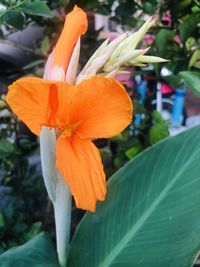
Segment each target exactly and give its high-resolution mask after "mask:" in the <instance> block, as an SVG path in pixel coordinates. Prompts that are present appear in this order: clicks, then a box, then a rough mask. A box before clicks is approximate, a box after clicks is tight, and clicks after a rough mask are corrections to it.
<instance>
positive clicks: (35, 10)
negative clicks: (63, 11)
mask: <svg viewBox="0 0 200 267" xmlns="http://www.w3.org/2000/svg"><path fill="white" fill-rule="evenodd" d="M19 9H20V10H21V11H23V12H24V13H25V14H29V15H34V16H42V17H47V18H51V17H52V13H51V11H50V9H49V7H48V6H47V4H46V2H45V1H41V0H26V1H24V2H23V3H22V4H21V5H20V6H19Z"/></svg>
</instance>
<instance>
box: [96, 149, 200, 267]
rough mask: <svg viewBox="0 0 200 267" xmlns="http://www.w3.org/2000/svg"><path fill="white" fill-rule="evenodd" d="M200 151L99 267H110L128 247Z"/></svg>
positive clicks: (178, 173)
mask: <svg viewBox="0 0 200 267" xmlns="http://www.w3.org/2000/svg"><path fill="white" fill-rule="evenodd" d="M198 153H199V151H198V150H197V152H196V153H195V154H193V156H194V157H191V158H190V159H189V160H188V162H187V163H186V164H185V165H184V167H183V168H182V169H181V170H180V171H179V172H177V174H176V175H175V176H174V179H172V181H171V182H170V183H169V184H167V186H166V187H165V188H164V189H163V190H162V191H161V193H160V194H159V196H158V198H157V199H156V200H154V202H153V203H152V204H151V206H150V207H149V209H148V210H146V212H145V213H144V214H143V215H142V216H141V217H140V219H139V220H138V221H137V223H136V224H134V225H133V226H132V227H131V228H130V230H129V231H128V232H127V233H126V235H125V236H124V238H123V239H121V241H120V242H119V243H118V244H117V245H116V246H115V247H114V249H113V250H112V251H111V252H110V253H109V254H108V256H107V257H106V258H105V260H104V261H103V262H102V263H100V265H98V267H109V266H110V264H111V263H112V261H113V260H114V259H115V258H116V257H117V255H118V254H119V253H120V251H121V250H123V248H124V247H125V246H126V244H127V243H128V242H129V241H130V239H132V238H133V236H134V235H135V234H136V233H137V231H138V230H140V228H141V227H142V226H143V224H144V223H145V221H146V220H147V219H148V218H149V217H150V215H151V214H152V213H153V212H154V210H155V208H156V207H157V206H158V205H159V204H160V203H161V202H162V200H163V199H164V198H165V196H166V194H167V193H168V192H169V190H170V189H171V187H172V186H173V185H174V184H175V183H176V181H177V180H178V179H179V178H180V177H181V175H182V173H184V172H185V170H186V169H187V167H188V166H189V165H190V163H191V162H192V161H193V159H194V158H195V156H196V154H198Z"/></svg>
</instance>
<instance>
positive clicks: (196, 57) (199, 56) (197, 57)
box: [189, 49, 200, 68]
mask: <svg viewBox="0 0 200 267" xmlns="http://www.w3.org/2000/svg"><path fill="white" fill-rule="evenodd" d="M198 61H200V49H197V50H195V51H194V53H193V55H192V57H191V59H190V62H189V68H191V67H193V66H195V64H196V63H197V62H198Z"/></svg>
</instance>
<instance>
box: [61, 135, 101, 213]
mask: <svg viewBox="0 0 200 267" xmlns="http://www.w3.org/2000/svg"><path fill="white" fill-rule="evenodd" d="M56 166H57V168H58V170H59V171H60V173H61V175H62V176H63V177H64V178H65V180H66V182H67V184H68V186H69V187H70V190H71V193H72V195H73V196H74V199H75V202H76V206H77V207H78V208H81V209H85V210H89V211H92V212H93V211H95V209H96V201H97V200H101V201H102V200H104V199H105V194H106V184H105V174H104V171H103V165H102V162H101V157H100V154H99V152H98V149H97V148H96V147H95V145H94V144H93V143H92V142H91V141H89V140H82V139H80V138H79V137H78V136H77V135H74V136H73V137H72V138H65V137H62V136H60V137H59V138H58V141H57V149H56Z"/></svg>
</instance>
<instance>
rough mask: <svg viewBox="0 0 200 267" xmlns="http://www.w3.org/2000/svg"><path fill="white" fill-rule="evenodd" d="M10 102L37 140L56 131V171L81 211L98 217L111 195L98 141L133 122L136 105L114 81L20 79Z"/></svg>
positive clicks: (100, 79)
mask: <svg viewBox="0 0 200 267" xmlns="http://www.w3.org/2000/svg"><path fill="white" fill-rule="evenodd" d="M7 102H8V104H9V105H10V106H11V108H12V110H13V112H14V113H15V114H16V115H17V116H18V117H19V118H20V119H21V120H22V121H23V122H24V123H25V124H26V125H27V126H28V127H29V129H30V130H31V131H32V132H33V133H34V134H36V135H38V136H39V135H40V131H41V127H42V126H48V127H50V128H54V129H56V135H57V144H56V167H57V169H58V170H59V171H60V173H61V175H62V176H63V177H64V178H65V180H66V182H67V184H68V185H69V187H70V189H71V193H72V195H73V196H74V198H75V202H76V206H77V207H79V208H82V209H86V210H90V211H95V206H96V201H97V200H101V201H102V200H104V199H105V195H106V186H105V174H104V170H103V166H102V162H101V158H100V154H99V152H98V149H97V148H96V147H95V145H94V144H93V143H92V140H94V139H96V138H109V137H112V136H115V135H117V134H119V133H120V132H121V131H122V130H123V129H124V128H125V127H126V126H127V125H128V124H129V123H130V122H131V119H132V103H131V100H130V98H129V96H128V95H127V93H126V91H125V89H124V87H123V86H122V85H121V84H120V83H118V82H117V81H116V80H114V79H112V78H104V77H93V78H91V79H89V80H85V81H82V82H81V83H80V84H79V85H76V86H75V85H70V84H68V83H66V82H57V81H47V80H43V79H39V78H21V79H19V80H17V81H16V82H14V83H13V84H12V85H11V86H10V87H9V92H8V95H7Z"/></svg>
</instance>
